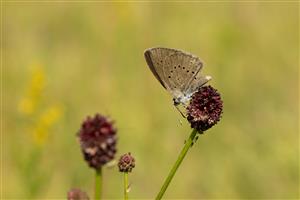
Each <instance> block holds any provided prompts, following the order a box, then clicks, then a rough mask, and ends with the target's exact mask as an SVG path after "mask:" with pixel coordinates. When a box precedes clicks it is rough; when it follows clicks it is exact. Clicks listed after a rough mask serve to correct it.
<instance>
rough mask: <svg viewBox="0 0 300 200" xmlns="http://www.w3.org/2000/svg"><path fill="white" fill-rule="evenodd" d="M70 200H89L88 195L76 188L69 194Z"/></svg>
mask: <svg viewBox="0 0 300 200" xmlns="http://www.w3.org/2000/svg"><path fill="white" fill-rule="evenodd" d="M67 199H68V200H89V197H88V195H87V194H86V193H85V192H83V191H81V190H80V189H77V188H74V189H71V190H70V191H69V192H68V196H67Z"/></svg>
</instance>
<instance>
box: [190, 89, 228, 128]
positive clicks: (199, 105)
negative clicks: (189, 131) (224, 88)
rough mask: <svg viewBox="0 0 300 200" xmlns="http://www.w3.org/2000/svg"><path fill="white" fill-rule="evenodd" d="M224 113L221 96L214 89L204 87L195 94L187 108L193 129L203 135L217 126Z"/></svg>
mask: <svg viewBox="0 0 300 200" xmlns="http://www.w3.org/2000/svg"><path fill="white" fill-rule="evenodd" d="M222 111H223V102H222V100H221V95H220V94H219V93H218V91H217V90H216V89H214V88H213V87H211V86H204V87H201V88H199V90H198V91H197V92H195V93H194V94H193V96H192V99H191V101H190V104H189V105H188V107H187V119H188V121H189V122H190V124H191V127H192V128H194V129H196V130H198V131H199V132H200V133H202V132H203V131H206V130H207V129H209V128H211V127H212V126H214V125H215V124H217V122H218V121H219V120H220V118H221V114H222Z"/></svg>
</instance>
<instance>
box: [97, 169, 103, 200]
mask: <svg viewBox="0 0 300 200" xmlns="http://www.w3.org/2000/svg"><path fill="white" fill-rule="evenodd" d="M101 194H102V167H100V168H99V169H97V170H96V173H95V199H101Z"/></svg>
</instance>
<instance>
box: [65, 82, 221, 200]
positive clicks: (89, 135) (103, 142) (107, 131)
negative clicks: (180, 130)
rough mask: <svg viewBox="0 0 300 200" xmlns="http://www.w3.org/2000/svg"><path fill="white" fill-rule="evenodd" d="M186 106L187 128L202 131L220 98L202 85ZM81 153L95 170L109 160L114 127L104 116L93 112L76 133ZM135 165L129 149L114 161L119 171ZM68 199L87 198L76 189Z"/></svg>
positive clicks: (215, 115) (214, 117)
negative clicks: (117, 160)
mask: <svg viewBox="0 0 300 200" xmlns="http://www.w3.org/2000/svg"><path fill="white" fill-rule="evenodd" d="M186 109H187V120H188V121H189V123H190V125H191V128H193V129H196V130H197V131H198V132H199V133H203V131H206V130H207V129H209V128H211V127H212V126H214V125H215V124H217V122H218V121H219V120H220V118H221V114H222V109H223V102H222V100H221V96H220V94H219V93H218V91H217V90H216V89H214V88H213V87H211V86H204V87H201V88H199V90H198V91H197V92H196V93H194V94H193V96H192V98H191V101H190V103H189V105H188V107H187V108H186ZM77 137H78V140H79V143H80V147H81V151H82V154H83V157H84V159H85V161H86V162H87V164H88V165H89V166H90V167H91V168H94V169H95V170H98V169H100V168H101V167H102V166H104V165H105V164H107V163H108V162H110V161H112V160H113V159H114V158H115V154H116V152H117V149H116V144H117V129H116V128H115V126H114V122H113V121H112V120H110V119H109V118H108V117H105V116H103V115H100V114H96V115H95V116H94V117H87V118H86V119H85V120H84V121H83V123H82V125H81V128H80V130H79V132H78V134H77ZM134 167H135V159H134V157H133V156H132V155H131V153H126V154H124V155H122V156H121V157H120V159H119V162H118V168H119V171H120V172H124V173H128V172H131V171H132V169H133V168H134ZM68 199H69V200H83V199H89V197H88V195H87V194H86V193H85V192H83V191H81V190H80V189H72V190H70V191H69V192H68Z"/></svg>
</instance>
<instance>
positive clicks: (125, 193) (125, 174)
mask: <svg viewBox="0 0 300 200" xmlns="http://www.w3.org/2000/svg"><path fill="white" fill-rule="evenodd" d="M124 199H125V200H127V199H128V172H124Z"/></svg>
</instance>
